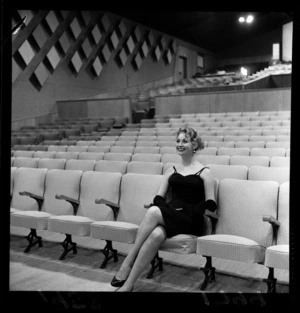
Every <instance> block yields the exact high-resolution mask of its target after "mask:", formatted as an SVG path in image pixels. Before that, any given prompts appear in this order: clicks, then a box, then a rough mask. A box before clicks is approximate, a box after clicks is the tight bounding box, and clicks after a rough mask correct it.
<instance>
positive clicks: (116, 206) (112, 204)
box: [95, 199, 120, 220]
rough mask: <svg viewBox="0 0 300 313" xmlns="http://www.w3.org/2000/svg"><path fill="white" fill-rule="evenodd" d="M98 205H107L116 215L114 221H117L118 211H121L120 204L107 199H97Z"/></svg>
mask: <svg viewBox="0 0 300 313" xmlns="http://www.w3.org/2000/svg"><path fill="white" fill-rule="evenodd" d="M95 203H96V204H105V205H107V206H109V207H110V208H111V209H112V211H113V214H114V219H115V220H116V219H117V215H118V210H119V209H120V205H119V204H118V203H115V202H112V201H109V200H106V199H96V200H95Z"/></svg>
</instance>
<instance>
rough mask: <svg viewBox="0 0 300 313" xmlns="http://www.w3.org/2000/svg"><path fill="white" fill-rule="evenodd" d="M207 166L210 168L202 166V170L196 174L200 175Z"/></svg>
mask: <svg viewBox="0 0 300 313" xmlns="http://www.w3.org/2000/svg"><path fill="white" fill-rule="evenodd" d="M206 168H209V167H208V166H204V167H202V168H201V170H200V171H198V172H197V173H195V175H200V174H201V173H202V171H203V170H205V169H206Z"/></svg>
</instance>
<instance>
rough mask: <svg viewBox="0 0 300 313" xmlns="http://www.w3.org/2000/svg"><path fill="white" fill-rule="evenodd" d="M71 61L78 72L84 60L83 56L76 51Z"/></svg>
mask: <svg viewBox="0 0 300 313" xmlns="http://www.w3.org/2000/svg"><path fill="white" fill-rule="evenodd" d="M71 63H72V65H73V67H74V69H75V71H76V72H77V73H78V72H79V71H80V68H81V66H82V61H81V58H80V56H79V54H78V52H77V51H76V52H75V53H74V55H73V57H72V59H71Z"/></svg>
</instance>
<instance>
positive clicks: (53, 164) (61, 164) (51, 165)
mask: <svg viewBox="0 0 300 313" xmlns="http://www.w3.org/2000/svg"><path fill="white" fill-rule="evenodd" d="M66 161H67V160H66V159H51V158H41V159H39V161H38V166H37V167H38V168H46V169H48V170H52V169H60V170H64V169H65V166H66Z"/></svg>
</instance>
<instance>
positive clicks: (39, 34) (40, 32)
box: [32, 25, 48, 49]
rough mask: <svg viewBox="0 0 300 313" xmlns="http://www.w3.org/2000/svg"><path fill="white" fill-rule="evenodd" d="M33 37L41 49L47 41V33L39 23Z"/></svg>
mask: <svg viewBox="0 0 300 313" xmlns="http://www.w3.org/2000/svg"><path fill="white" fill-rule="evenodd" d="M32 36H33V38H34V39H35V41H36V43H37V45H38V46H39V48H40V49H41V48H42V47H43V45H44V43H45V42H46V41H47V38H48V37H47V34H46V33H45V31H44V29H43V27H42V26H41V25H38V26H37V27H36V29H35V30H34V31H33V33H32Z"/></svg>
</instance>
